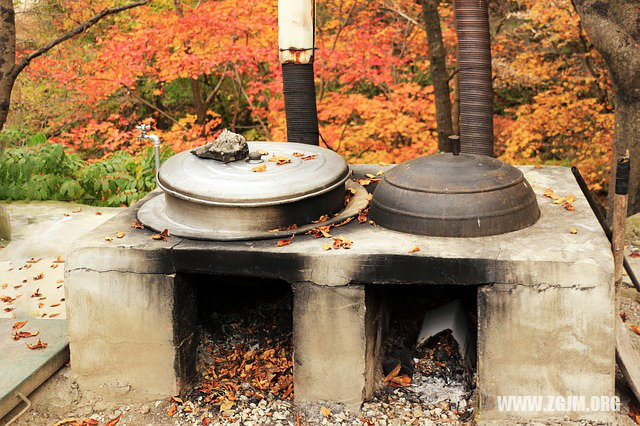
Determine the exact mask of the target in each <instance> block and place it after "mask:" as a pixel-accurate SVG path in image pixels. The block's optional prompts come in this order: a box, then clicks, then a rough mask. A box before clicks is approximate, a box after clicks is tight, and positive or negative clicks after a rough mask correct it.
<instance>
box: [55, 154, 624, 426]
mask: <svg viewBox="0 0 640 426" xmlns="http://www.w3.org/2000/svg"><path fill="white" fill-rule="evenodd" d="M353 169H354V172H355V174H356V177H357V175H363V174H364V173H372V172H373V173H375V172H377V171H378V170H380V169H381V167H379V166H373V165H362V166H353ZM521 169H522V170H523V172H524V173H525V176H526V177H527V179H528V180H529V182H530V183H531V185H532V187H533V188H534V191H535V192H536V194H537V195H538V202H539V204H540V209H541V212H542V216H541V218H540V219H539V221H538V222H537V223H536V224H535V225H533V226H531V227H529V228H527V229H523V230H520V231H516V232H511V233H508V234H503V235H497V236H492V237H483V238H463V239H459V238H435V237H424V236H415V235H408V234H402V233H398V232H393V231H389V230H385V229H382V228H380V227H377V226H371V225H370V224H366V223H365V224H359V223H357V221H353V222H352V223H349V224H348V225H345V226H343V227H341V228H340V229H339V230H337V231H336V232H335V233H336V234H341V235H344V236H345V237H347V238H349V239H351V240H352V241H353V245H352V248H351V249H350V250H343V249H341V250H336V251H334V250H330V251H324V250H322V248H321V245H322V243H325V242H326V241H327V240H325V239H316V238H314V237H312V236H297V237H296V238H295V239H294V241H293V243H292V244H290V245H287V246H283V247H277V246H276V244H275V241H274V240H265V241H244V242H224V243H222V242H204V241H191V240H185V239H180V238H175V237H170V238H168V239H167V241H156V240H153V239H151V238H150V237H151V234H152V233H151V232H148V231H145V230H134V229H131V228H130V225H131V224H133V222H134V220H135V216H136V207H135V206H134V208H131V209H127V210H123V212H122V213H120V214H119V215H118V216H116V217H114V218H113V219H111V220H110V221H108V222H107V223H105V224H104V225H102V226H100V227H98V228H96V229H95V230H94V231H92V232H91V233H90V234H89V235H87V236H86V237H84V238H83V239H82V240H80V241H79V242H78V243H77V248H76V249H75V250H74V251H73V252H72V254H71V255H70V256H69V258H68V259H67V263H66V271H65V274H66V278H65V282H66V293H67V297H66V298H67V311H68V313H67V318H68V322H69V339H70V351H71V365H72V368H73V369H74V370H75V371H76V373H77V374H78V379H79V381H80V383H81V384H82V385H84V386H88V387H90V388H92V390H94V391H96V392H99V393H101V394H102V395H103V396H107V397H108V395H109V393H111V392H113V393H114V394H116V395H117V394H118V393H119V388H121V387H128V386H130V387H131V388H133V389H135V392H133V393H130V394H129V395H136V397H138V398H140V399H151V398H158V397H167V396H170V395H175V394H177V393H179V392H180V391H181V390H183V389H185V387H186V386H187V384H188V383H189V379H190V374H192V373H193V372H194V371H195V367H194V359H195V358H194V352H195V351H194V348H195V338H194V336H195V301H194V298H195V296H194V290H193V286H191V285H190V283H189V282H188V280H187V279H186V278H185V277H186V276H187V275H186V274H187V273H206V274H220V275H232V276H245V277H264V278H280V279H283V280H285V281H288V282H290V283H292V284H293V289H294V318H293V321H294V365H295V367H294V386H295V398H296V401H298V402H301V401H311V402H317V401H321V400H328V401H333V402H340V403H345V404H348V405H351V406H352V407H357V406H359V405H360V404H361V402H362V401H363V400H365V399H367V398H369V397H370V396H371V395H372V393H373V392H374V391H375V390H376V389H377V388H379V386H380V385H381V382H382V380H381V372H380V365H381V362H380V343H381V341H382V335H383V331H384V324H385V318H386V314H385V307H384V297H382V295H381V294H382V290H385V291H393V286H394V285H401V284H408V283H412V284H424V285H429V284H466V285H477V286H479V291H478V320H479V326H478V376H477V391H478V410H477V416H478V417H477V419H478V420H479V421H487V422H489V421H493V420H496V421H498V420H506V419H512V418H521V419H531V418H543V417H566V416H569V417H570V418H572V419H579V418H588V419H599V420H607V419H609V413H607V412H593V411H592V412H575V411H570V412H564V411H562V412H561V411H557V408H555V409H552V410H550V411H546V410H545V411H540V412H531V411H524V412H504V411H501V410H500V407H499V406H498V403H497V397H498V396H509V395H512V396H519V395H521V396H527V395H539V396H542V397H544V398H545V401H546V398H547V397H548V396H562V397H567V396H574V395H575V396H584V397H585V398H586V401H587V407H588V403H589V400H590V398H591V396H600V395H605V396H613V395H614V379H615V336H614V300H613V299H614V298H613V290H612V289H613V287H612V285H613V263H612V262H613V261H612V256H611V253H610V248H609V243H608V241H607V239H606V237H605V235H604V233H603V232H602V230H601V228H600V226H599V224H598V222H597V221H596V219H595V217H594V215H593V214H592V212H591V211H590V209H589V206H588V204H587V202H586V200H585V199H584V197H583V196H582V194H581V193H580V189H579V188H578V186H577V184H576V183H575V181H574V179H573V176H572V175H571V172H570V171H569V169H567V168H562V167H546V168H544V169H534V168H533V167H522V168H521ZM547 187H551V188H553V189H554V191H555V192H556V193H557V194H561V195H569V194H573V195H575V196H576V201H575V202H574V203H573V204H574V206H575V207H576V209H575V211H567V210H565V209H563V208H562V206H560V205H555V204H553V202H552V201H551V200H550V199H549V198H545V197H544V196H543V195H542V193H543V191H544V189H545V188H547ZM369 189H370V190H371V188H369ZM154 195H155V194H151V195H150V196H154ZM570 228H576V229H577V230H578V232H577V234H571V233H570V232H569V229H570ZM118 231H124V232H125V233H126V236H125V237H124V238H122V239H117V238H114V239H113V241H111V242H107V241H105V237H109V236H110V237H115V233H116V232H118ZM169 231H171V230H169ZM416 245H417V246H419V247H420V248H421V250H420V251H418V252H414V253H409V250H410V249H411V248H412V247H414V246H416ZM554 410H555V411H554Z"/></svg>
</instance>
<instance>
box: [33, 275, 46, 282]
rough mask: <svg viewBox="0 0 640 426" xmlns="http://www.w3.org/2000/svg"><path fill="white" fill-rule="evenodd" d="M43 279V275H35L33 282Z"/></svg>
mask: <svg viewBox="0 0 640 426" xmlns="http://www.w3.org/2000/svg"><path fill="white" fill-rule="evenodd" d="M43 278H44V274H38V275H36V276H35V277H33V280H34V281H38V280H41V279H43Z"/></svg>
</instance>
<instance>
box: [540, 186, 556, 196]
mask: <svg viewBox="0 0 640 426" xmlns="http://www.w3.org/2000/svg"><path fill="white" fill-rule="evenodd" d="M542 194H543V195H544V196H545V197H549V198H553V196H554V195H555V194H554V193H553V189H551V188H547V189H545V190H544V192H543V193H542Z"/></svg>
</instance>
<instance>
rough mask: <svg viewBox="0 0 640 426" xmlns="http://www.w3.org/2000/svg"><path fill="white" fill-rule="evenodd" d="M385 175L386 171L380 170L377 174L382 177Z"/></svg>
mask: <svg viewBox="0 0 640 426" xmlns="http://www.w3.org/2000/svg"><path fill="white" fill-rule="evenodd" d="M383 174H384V170H379V171H378V173H376V176H382V175H383Z"/></svg>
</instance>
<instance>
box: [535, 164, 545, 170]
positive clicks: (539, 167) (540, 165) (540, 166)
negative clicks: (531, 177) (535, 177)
mask: <svg viewBox="0 0 640 426" xmlns="http://www.w3.org/2000/svg"><path fill="white" fill-rule="evenodd" d="M533 167H534V168H536V169H544V168H545V167H547V166H545V165H542V164H536V165H535V166H533Z"/></svg>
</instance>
